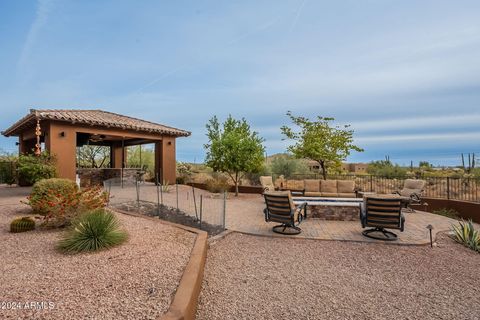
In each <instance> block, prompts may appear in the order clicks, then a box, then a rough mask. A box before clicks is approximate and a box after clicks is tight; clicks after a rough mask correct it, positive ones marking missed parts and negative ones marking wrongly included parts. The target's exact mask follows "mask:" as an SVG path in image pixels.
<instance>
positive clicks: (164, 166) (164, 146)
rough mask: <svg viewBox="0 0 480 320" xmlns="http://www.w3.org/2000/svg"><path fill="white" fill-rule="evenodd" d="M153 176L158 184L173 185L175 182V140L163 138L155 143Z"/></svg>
mask: <svg viewBox="0 0 480 320" xmlns="http://www.w3.org/2000/svg"><path fill="white" fill-rule="evenodd" d="M155 174H158V175H159V177H160V182H163V181H165V182H168V183H169V184H174V183H175V182H176V180H177V164H176V157H175V138H174V137H164V138H163V140H161V141H157V142H155Z"/></svg>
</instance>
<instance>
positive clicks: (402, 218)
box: [400, 212, 405, 232]
mask: <svg viewBox="0 0 480 320" xmlns="http://www.w3.org/2000/svg"><path fill="white" fill-rule="evenodd" d="M404 227H405V215H404V214H403V212H402V213H400V231H401V232H403V229H404Z"/></svg>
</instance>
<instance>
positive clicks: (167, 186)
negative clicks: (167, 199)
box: [160, 180, 170, 193]
mask: <svg viewBox="0 0 480 320" xmlns="http://www.w3.org/2000/svg"><path fill="white" fill-rule="evenodd" d="M160 187H161V188H162V192H163V193H168V192H170V184H169V183H168V181H167V180H163V182H162V185H161V186H160Z"/></svg>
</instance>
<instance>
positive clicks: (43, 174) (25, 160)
mask: <svg viewBox="0 0 480 320" xmlns="http://www.w3.org/2000/svg"><path fill="white" fill-rule="evenodd" d="M17 171H18V181H19V184H20V185H24V186H31V185H33V184H34V183H35V182H37V181H40V180H42V179H49V178H54V177H56V176H57V169H56V167H55V158H54V157H53V156H51V155H50V154H49V153H48V152H42V153H41V154H40V155H39V156H36V155H33V154H27V155H20V156H19V157H18V167H17Z"/></svg>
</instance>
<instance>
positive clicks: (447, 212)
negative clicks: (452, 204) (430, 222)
mask: <svg viewBox="0 0 480 320" xmlns="http://www.w3.org/2000/svg"><path fill="white" fill-rule="evenodd" d="M432 213H434V214H438V215H440V216H444V217H447V218H452V219H458V218H460V215H459V213H458V212H457V211H456V210H453V209H448V208H442V209H438V210H434V211H433V212H432Z"/></svg>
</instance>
